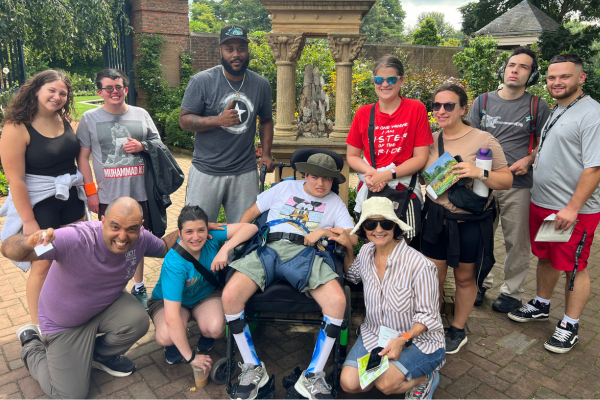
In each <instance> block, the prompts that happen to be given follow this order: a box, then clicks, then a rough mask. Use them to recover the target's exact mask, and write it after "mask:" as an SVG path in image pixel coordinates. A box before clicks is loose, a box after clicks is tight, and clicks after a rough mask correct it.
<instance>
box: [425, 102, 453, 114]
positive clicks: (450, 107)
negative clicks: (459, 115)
mask: <svg viewBox="0 0 600 400" xmlns="http://www.w3.org/2000/svg"><path fill="white" fill-rule="evenodd" d="M431 106H432V108H433V111H440V109H441V108H442V106H444V110H446V111H448V112H452V111H454V107H456V103H438V102H437V101H435V102H433V104H432V105H431Z"/></svg>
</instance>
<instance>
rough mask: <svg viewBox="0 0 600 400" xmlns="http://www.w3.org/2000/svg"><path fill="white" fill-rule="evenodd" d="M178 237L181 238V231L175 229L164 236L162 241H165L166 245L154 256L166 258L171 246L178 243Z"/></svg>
mask: <svg viewBox="0 0 600 400" xmlns="http://www.w3.org/2000/svg"><path fill="white" fill-rule="evenodd" d="M177 239H179V231H178V230H174V231H173V232H171V233H169V234H168V235H166V236H163V238H162V241H163V242H164V244H165V245H164V246H163V249H162V251H161V252H160V254H158V255H156V256H154V257H155V258H165V256H166V255H167V253H168V252H169V250H171V247H173V246H174V245H175V243H177Z"/></svg>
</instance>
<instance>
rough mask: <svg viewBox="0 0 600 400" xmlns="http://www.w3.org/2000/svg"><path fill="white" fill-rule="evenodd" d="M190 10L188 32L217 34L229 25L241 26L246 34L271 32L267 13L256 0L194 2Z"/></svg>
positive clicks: (202, 0) (197, 0)
mask: <svg viewBox="0 0 600 400" xmlns="http://www.w3.org/2000/svg"><path fill="white" fill-rule="evenodd" d="M190 8H191V10H192V18H191V19H190V30H192V31H194V32H219V31H220V30H221V28H222V27H223V26H225V25H229V24H237V25H242V26H243V27H244V28H246V29H247V30H248V32H258V31H266V32H269V31H270V30H271V19H270V18H269V13H268V12H267V10H265V8H264V7H263V5H262V4H261V3H260V2H259V1H258V0H223V1H217V0H194V2H193V3H192V5H191V7H190ZM194 9H196V10H197V14H194ZM193 21H198V22H197V23H196V22H194V23H192V22H193ZM199 29H203V30H199Z"/></svg>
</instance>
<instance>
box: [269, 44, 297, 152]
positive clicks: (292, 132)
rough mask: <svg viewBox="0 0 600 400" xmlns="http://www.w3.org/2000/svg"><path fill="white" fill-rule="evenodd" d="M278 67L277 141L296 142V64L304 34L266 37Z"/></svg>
mask: <svg viewBox="0 0 600 400" xmlns="http://www.w3.org/2000/svg"><path fill="white" fill-rule="evenodd" d="M265 37H266V39H267V43H268V44H269V46H270V47H271V50H272V51H273V56H274V57H275V64H276V65H277V112H276V116H277V122H276V124H275V139H283V140H296V139H297V133H296V118H295V112H296V62H297V61H298V59H299V58H300V54H301V53H302V49H303V48H304V43H305V42H306V39H305V38H304V36H303V35H302V34H281V33H269V34H267V35H265Z"/></svg>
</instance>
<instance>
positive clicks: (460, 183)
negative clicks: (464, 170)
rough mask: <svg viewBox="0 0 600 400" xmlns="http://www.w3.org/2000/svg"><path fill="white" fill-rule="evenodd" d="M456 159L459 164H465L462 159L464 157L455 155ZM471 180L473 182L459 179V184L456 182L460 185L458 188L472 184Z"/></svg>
mask: <svg viewBox="0 0 600 400" xmlns="http://www.w3.org/2000/svg"><path fill="white" fill-rule="evenodd" d="M454 159H455V160H456V162H457V163H459V164H460V163H461V162H463V159H462V157H461V156H460V154H457V155H455V156H454ZM471 180H472V179H471V178H461V179H459V180H458V182H456V185H458V186H464V185H466V184H467V183H469V182H471Z"/></svg>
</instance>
